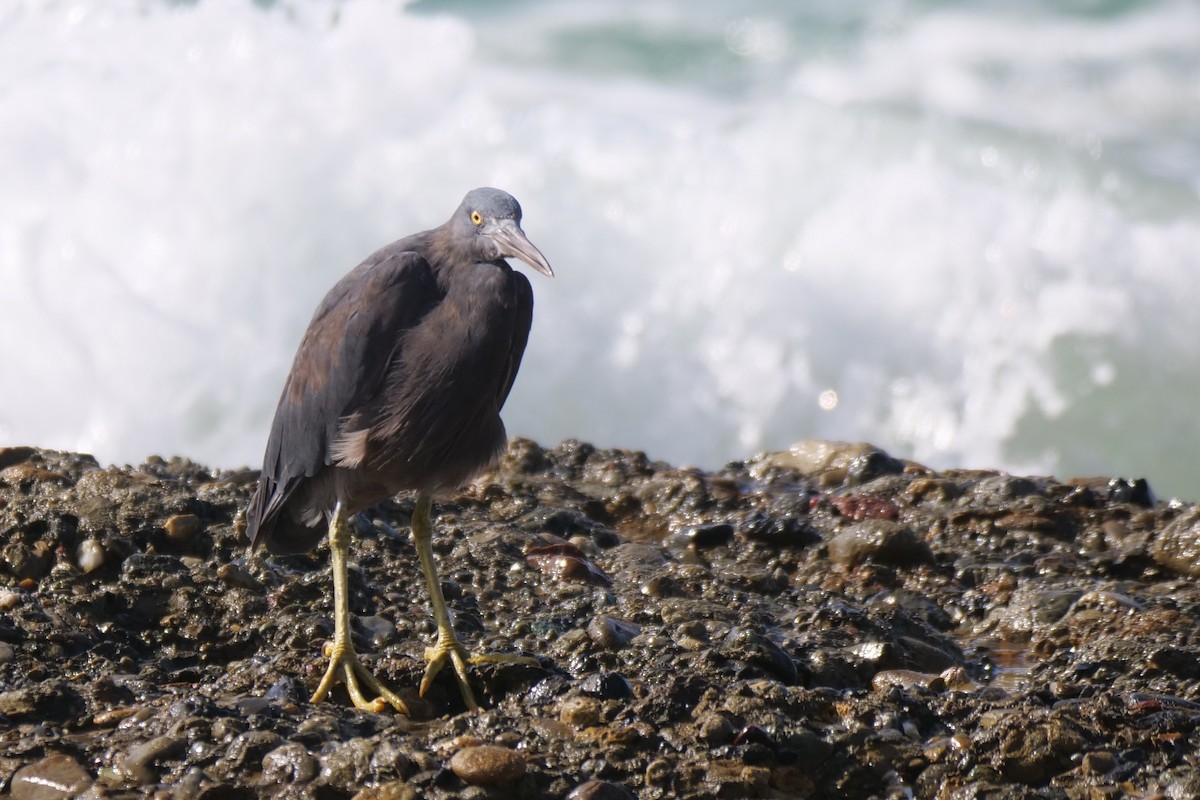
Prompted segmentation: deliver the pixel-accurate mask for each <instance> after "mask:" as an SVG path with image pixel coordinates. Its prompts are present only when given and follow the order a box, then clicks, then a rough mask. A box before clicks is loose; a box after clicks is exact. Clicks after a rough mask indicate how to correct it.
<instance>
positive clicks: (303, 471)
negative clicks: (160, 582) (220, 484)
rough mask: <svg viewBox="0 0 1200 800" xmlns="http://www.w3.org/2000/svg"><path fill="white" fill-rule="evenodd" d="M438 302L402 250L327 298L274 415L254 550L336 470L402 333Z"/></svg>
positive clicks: (425, 276)
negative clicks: (293, 501) (307, 485)
mask: <svg viewBox="0 0 1200 800" xmlns="http://www.w3.org/2000/svg"><path fill="white" fill-rule="evenodd" d="M437 298H438V288H437V285H436V282H435V281H434V278H433V276H432V273H431V271H430V269H429V265H428V264H427V263H426V262H425V259H424V258H422V257H421V256H420V255H419V254H417V253H414V252H412V251H409V250H404V249H402V248H400V247H398V246H396V245H392V246H389V247H387V248H384V249H383V250H380V251H379V252H377V253H376V254H374V255H373V256H371V257H370V258H369V259H367V261H365V262H363V263H362V264H360V265H359V266H358V267H356V268H355V269H354V270H352V271H351V272H349V273H348V274H347V275H346V276H345V277H344V278H342V279H341V280H340V281H338V283H337V284H336V285H335V286H334V287H333V288H332V289H330V290H329V293H328V294H327V295H326V296H325V299H324V300H322V301H321V304H320V306H318V307H317V311H316V313H315V314H314V315H313V319H312V322H310V323H309V326H308V330H307V331H306V332H305V334H304V338H303V340H302V341H301V342H300V347H299V349H298V350H297V351H296V358H295V360H294V361H293V363H292V370H291V372H290V373H289V374H288V377H287V381H286V382H285V383H284V387H283V393H282V395H281V396H280V398H279V406H278V408H277V409H276V410H275V420H274V422H273V423H272V425H271V435H270V437H269V439H268V440H267V451H266V455H265V456H264V459H263V471H262V475H261V476H260V478H259V484H258V490H257V492H256V493H255V496H254V498H253V499H252V500H251V503H250V507H249V509H248V510H247V535H248V536H249V537H250V542H251V546H252V547H253V546H257V545H258V544H259V543H260V539H261V538H262V532H263V531H264V530H268V529H269V528H270V527H271V526H272V523H273V521H274V519H275V517H276V516H277V515H278V514H279V512H280V510H281V509H282V508H283V506H284V504H285V503H286V502H287V500H288V499H289V498H290V497H291V496H292V494H293V493H295V491H296V489H297V488H298V487H299V486H300V485H301V484H302V482H303V481H304V480H305V479H306V478H311V477H313V476H314V475H316V474H317V473H318V472H319V471H320V470H321V469H323V468H324V467H325V466H326V465H328V464H330V463H331V462H332V456H331V448H332V447H333V445H334V443H335V441H336V440H337V438H338V434H339V430H340V429H341V428H342V425H343V422H344V421H345V419H346V418H347V417H348V416H349V415H351V414H353V412H354V411H355V410H356V409H358V408H361V407H362V406H363V405H365V404H366V403H367V402H369V401H370V399H371V398H372V397H374V396H375V395H376V394H377V393H378V392H379V391H380V389H381V387H382V386H383V383H384V381H385V379H386V377H387V374H388V368H389V365H390V363H391V361H392V359H393V358H394V357H395V354H396V348H397V346H398V344H399V342H400V340H401V339H402V337H403V334H404V332H405V331H406V330H408V329H409V328H411V327H412V326H413V325H415V324H416V323H417V322H418V321H419V320H420V319H421V317H423V316H424V315H425V314H426V313H427V312H428V311H429V309H430V308H431V307H432V306H433V305H434V304H435V303H436V301H437Z"/></svg>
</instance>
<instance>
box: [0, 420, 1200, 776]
mask: <svg viewBox="0 0 1200 800" xmlns="http://www.w3.org/2000/svg"><path fill="white" fill-rule="evenodd" d="M255 478H256V473H254V472H252V471H241V472H228V471H213V470H209V469H206V468H204V467H202V466H199V465H196V464H193V463H191V462H190V461H187V460H184V459H178V458H176V459H171V460H169V461H168V460H162V459H151V460H149V461H147V462H146V463H145V464H142V465H140V466H138V467H133V468H115V467H109V468H105V467H101V466H100V465H98V464H97V463H96V462H95V460H94V459H92V458H91V457H90V456H86V455H78V454H71V453H61V452H53V451H45V450H37V449H33V448H23V447H22V448H17V447H10V448H7V449H0V548H2V549H0V793H7V794H9V795H11V796H12V797H16V798H24V799H25V800H32V799H34V798H37V799H39V800H40V799H43V798H58V797H72V796H81V797H87V798H125V797H157V798H178V799H179V800H191V799H192V798H197V799H199V798H203V799H204V800H226V799H227V798H254V797H275V798H317V799H320V800H336V799H337V798H360V799H361V800H368V798H418V797H420V798H452V797H461V798H529V799H530V800H533V799H534V798H570V799H571V800H610V799H616V798H641V799H642V800H651V799H653V798H740V797H756V798H908V797H916V798H939V800H951V798H962V799H964V800H965V799H966V798H989V800H991V799H996V800H998V799H1000V798H1027V797H1036V798H1070V799H1071V800H1091V799H1093V798H1126V797H1129V798H1154V797H1163V798H1172V799H1173V800H1174V799H1178V798H1192V797H1200V741H1198V740H1200V731H1198V725H1200V588H1197V585H1196V581H1195V576H1196V575H1197V574H1198V573H1200V510H1198V509H1197V507H1195V506H1193V505H1191V504H1186V503H1178V502H1160V501H1157V500H1156V499H1155V498H1154V497H1153V496H1152V494H1151V491H1150V488H1149V487H1147V486H1146V485H1145V484H1144V482H1140V481H1136V480H1123V479H1112V480H1109V479H1088V480H1075V481H1068V482H1059V481H1056V480H1053V479H1049V478H1026V477H1012V476H1008V475H1003V474H998V473H993V472H983V471H969V472H968V471H947V472H933V471H931V470H928V469H925V468H923V467H921V466H919V465H917V464H912V463H909V462H904V461H901V460H898V459H895V458H892V457H891V456H889V455H887V454H886V453H884V452H881V451H879V450H877V449H874V448H872V447H869V446H867V445H850V444H838V443H827V442H806V443H801V444H800V445H797V446H796V447H795V448H793V449H792V450H790V451H787V452H780V453H770V454H764V455H761V456H757V457H755V458H753V459H750V460H748V461H746V462H738V463H733V464H730V465H728V466H726V467H725V468H723V469H721V470H719V471H716V472H711V473H709V472H702V471H699V470H693V469H678V468H674V467H672V466H669V465H667V464H662V463H657V462H653V461H650V460H648V459H647V458H646V457H645V456H644V455H643V454H641V453H636V452H628V451H615V450H599V449H596V448H593V447H591V446H590V445H587V444H583V443H580V442H573V441H568V442H564V443H562V444H560V445H558V446H556V447H553V448H543V447H541V446H539V445H537V444H535V443H533V442H530V441H525V440H514V441H513V442H512V443H511V444H510V447H509V450H508V452H507V454H506V456H505V457H504V459H503V461H502V463H501V464H500V465H499V466H498V467H497V469H496V470H495V471H494V472H492V473H490V474H488V475H486V476H484V477H483V478H482V479H481V480H480V481H478V482H477V483H476V485H474V486H473V487H471V488H470V489H469V490H466V491H464V492H463V493H462V494H460V495H457V496H455V497H451V498H447V499H445V500H444V501H443V502H441V503H439V504H438V505H437V506H436V507H435V519H434V530H435V534H434V548H435V551H436V553H437V557H438V559H439V566H440V570H441V576H442V579H443V582H444V586H445V593H446V597H447V601H448V602H449V604H450V606H451V608H452V610H453V613H454V616H455V623H456V626H457V628H458V631H459V634H460V636H461V637H462V638H463V639H464V640H465V641H466V642H467V644H468V645H469V646H471V647H472V648H474V649H476V650H490V651H500V652H510V653H518V652H519V653H524V654H527V655H530V656H533V657H535V658H536V659H537V660H538V662H539V663H540V666H532V665H528V664H520V663H517V664H499V665H492V666H480V667H477V668H475V670H474V680H475V686H476V689H477V692H476V693H477V695H478V696H479V698H480V700H481V702H483V703H484V705H485V709H484V710H483V711H481V712H477V713H468V712H466V711H465V710H464V709H463V707H462V701H461V698H460V697H459V693H458V691H457V687H456V685H455V683H454V680H453V676H452V675H450V674H443V675H442V676H440V677H439V678H438V680H437V681H436V682H435V684H434V686H433V687H432V689H431V690H430V691H429V692H428V693H427V694H426V696H425V697H423V698H419V697H418V696H417V694H416V691H415V687H416V686H417V684H418V683H419V681H420V676H421V674H422V671H423V661H422V654H423V651H424V648H425V645H426V644H427V643H428V642H429V641H430V639H431V638H432V634H433V632H434V629H433V625H432V622H431V621H430V618H429V613H428V601H427V597H426V593H425V589H424V586H423V583H422V581H421V576H420V570H419V566H418V564H417V563H416V558H415V555H414V552H413V549H412V543H411V540H410V538H409V536H408V529H407V525H408V520H409V515H410V513H411V505H410V502H409V500H407V499H406V498H399V499H397V500H395V501H391V502H389V503H386V504H384V505H383V506H381V507H379V508H377V509H374V510H373V511H372V512H370V513H368V514H363V515H360V516H359V517H358V518H357V520H356V527H357V528H358V535H357V538H356V542H355V545H354V548H353V550H352V557H351V576H350V583H351V611H352V612H353V613H354V614H356V615H357V618H356V622H355V634H356V637H357V642H358V645H359V647H360V651H361V652H363V653H364V660H365V661H366V662H367V663H368V664H369V665H370V666H371V667H372V668H373V669H374V670H375V672H376V674H377V675H379V676H380V677H381V678H383V679H385V680H386V681H388V682H390V684H391V685H392V686H393V687H395V688H397V689H398V691H399V692H400V694H401V695H402V696H403V697H404V698H405V699H406V700H407V701H409V702H410V707H411V709H412V711H413V714H412V716H411V717H404V716H398V715H396V714H391V713H385V714H371V713H366V712H361V711H357V710H355V709H354V708H352V707H350V706H349V705H348V704H347V702H346V697H345V693H344V692H341V691H340V690H339V691H337V692H335V694H334V697H333V701H332V702H326V703H321V704H316V705H313V704H310V703H309V702H308V695H309V693H310V692H311V690H312V688H313V687H314V686H315V684H316V682H317V681H318V680H319V678H320V675H321V673H322V671H323V668H324V664H323V660H322V657H321V645H322V643H323V642H324V641H325V640H326V639H328V638H329V637H330V636H331V635H332V624H331V620H330V599H329V567H328V562H327V555H328V551H327V550H326V549H325V547H324V546H322V547H321V548H320V549H318V550H317V551H314V552H313V553H311V554H308V555H304V556H294V557H287V558H261V557H253V558H251V557H249V556H248V554H247V552H246V547H245V542H244V541H243V539H242V538H241V536H240V519H239V516H238V515H239V511H240V509H242V508H243V507H244V506H245V503H246V501H247V499H248V497H249V494H250V492H251V490H252V488H253V485H254V481H255Z"/></svg>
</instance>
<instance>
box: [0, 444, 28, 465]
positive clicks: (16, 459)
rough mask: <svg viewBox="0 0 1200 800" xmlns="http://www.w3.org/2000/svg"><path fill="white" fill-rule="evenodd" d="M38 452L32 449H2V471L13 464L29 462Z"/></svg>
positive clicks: (0, 459) (0, 449) (0, 450)
mask: <svg viewBox="0 0 1200 800" xmlns="http://www.w3.org/2000/svg"><path fill="white" fill-rule="evenodd" d="M35 452H36V451H35V450H34V449H33V448H32V447H25V446H17V447H0V469H6V468H7V467H11V466H12V465H13V464H20V463H21V462H22V461H27V460H29V457H30V456H31V455H33V454H34V453H35Z"/></svg>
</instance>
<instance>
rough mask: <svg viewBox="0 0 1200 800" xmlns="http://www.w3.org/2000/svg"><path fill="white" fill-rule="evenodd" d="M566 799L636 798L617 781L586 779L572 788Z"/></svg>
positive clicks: (604, 799) (628, 799)
mask: <svg viewBox="0 0 1200 800" xmlns="http://www.w3.org/2000/svg"><path fill="white" fill-rule="evenodd" d="M567 800H636V795H634V793H633V792H631V791H629V790H628V789H626V788H625V787H624V786H621V785H620V784H617V783H609V782H608V781H588V782H587V783H581V784H579V785H578V786H576V787H575V788H574V789H572V790H571V793H570V794H568V795H567Z"/></svg>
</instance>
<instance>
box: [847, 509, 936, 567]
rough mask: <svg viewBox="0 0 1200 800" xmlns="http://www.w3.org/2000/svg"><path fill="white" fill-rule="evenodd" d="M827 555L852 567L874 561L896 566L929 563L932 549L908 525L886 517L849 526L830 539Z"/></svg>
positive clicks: (931, 558)
mask: <svg viewBox="0 0 1200 800" xmlns="http://www.w3.org/2000/svg"><path fill="white" fill-rule="evenodd" d="M829 558H830V559H831V560H833V561H835V562H837V563H838V564H842V565H843V566H848V567H854V566H857V565H859V564H862V563H863V562H864V561H868V560H870V561H876V562H879V563H881V564H891V565H892V566H896V567H911V566H916V565H918V564H932V563H933V551H932V550H930V549H929V545H928V544H926V543H925V542H924V541H922V540H921V538H920V537H918V536H917V534H916V533H914V532H913V530H912V529H911V528H909V527H906V526H905V525H902V524H901V523H898V522H891V521H889V520H885V519H868V520H863V521H862V522H858V523H855V524H853V525H848V526H846V527H845V528H843V529H842V530H841V531H840V532H839V533H838V534H837V535H836V536H834V537H833V539H831V540H830V541H829Z"/></svg>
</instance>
